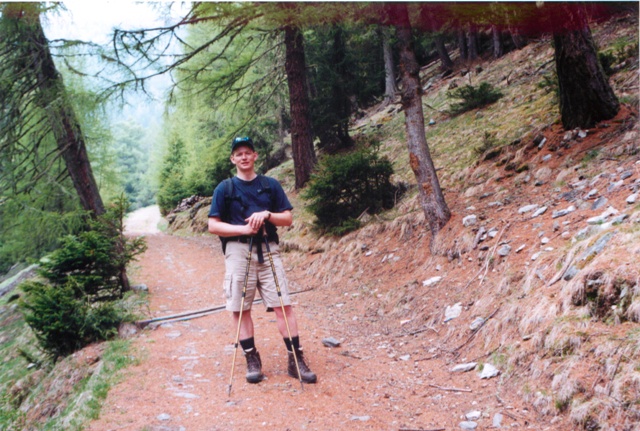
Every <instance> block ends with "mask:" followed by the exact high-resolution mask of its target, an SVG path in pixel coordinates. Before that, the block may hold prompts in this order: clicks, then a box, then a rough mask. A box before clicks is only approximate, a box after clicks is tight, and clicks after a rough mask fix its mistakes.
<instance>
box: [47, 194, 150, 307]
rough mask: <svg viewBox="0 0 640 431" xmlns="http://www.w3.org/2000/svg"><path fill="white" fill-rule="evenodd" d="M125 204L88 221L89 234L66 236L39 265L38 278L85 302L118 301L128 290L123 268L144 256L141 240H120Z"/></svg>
mask: <svg viewBox="0 0 640 431" xmlns="http://www.w3.org/2000/svg"><path fill="white" fill-rule="evenodd" d="M125 212H126V201H125V200H124V198H121V199H120V200H119V201H118V202H116V203H115V204H113V205H111V206H110V207H109V208H108V209H107V211H106V212H105V214H103V215H102V216H100V217H98V218H97V219H96V220H91V221H89V230H87V231H85V232H82V233H80V234H78V235H68V236H66V237H64V238H63V239H62V245H61V247H60V248H59V249H57V250H55V251H54V252H53V253H51V255H50V256H49V257H48V259H46V260H44V261H43V262H42V264H41V269H40V270H39V274H40V275H41V276H42V277H44V278H46V279H47V280H49V282H50V283H51V284H52V285H54V286H68V287H70V288H72V289H73V290H74V293H75V297H76V298H78V299H80V298H83V299H86V300H88V301H89V302H98V301H110V300H115V299H120V298H122V295H123V294H124V292H125V291H126V290H127V289H128V288H129V286H128V285H127V280H126V267H127V264H128V263H129V262H130V261H132V260H133V259H134V258H135V256H136V255H138V254H140V253H142V252H144V250H145V249H146V246H145V244H144V240H142V239H140V238H136V239H133V240H129V239H127V238H126V237H125V236H124V225H123V221H122V220H123V218H124V214H125Z"/></svg>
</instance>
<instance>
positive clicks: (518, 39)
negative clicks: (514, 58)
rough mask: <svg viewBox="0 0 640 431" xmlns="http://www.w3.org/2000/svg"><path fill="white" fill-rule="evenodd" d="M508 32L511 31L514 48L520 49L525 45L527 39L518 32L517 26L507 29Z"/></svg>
mask: <svg viewBox="0 0 640 431" xmlns="http://www.w3.org/2000/svg"><path fill="white" fill-rule="evenodd" d="M509 33H511V40H512V41H513V45H514V46H515V47H516V49H522V48H524V47H525V46H526V45H527V40H526V39H525V38H524V37H523V36H522V35H521V34H520V31H519V30H518V28H517V27H513V28H511V29H509Z"/></svg>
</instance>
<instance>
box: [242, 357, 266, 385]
mask: <svg viewBox="0 0 640 431" xmlns="http://www.w3.org/2000/svg"><path fill="white" fill-rule="evenodd" d="M244 357H245V358H246V359H247V382H249V383H260V382H261V381H262V379H263V378H264V374H262V361H261V360H260V353H258V351H257V350H256V349H253V350H252V351H251V352H244Z"/></svg>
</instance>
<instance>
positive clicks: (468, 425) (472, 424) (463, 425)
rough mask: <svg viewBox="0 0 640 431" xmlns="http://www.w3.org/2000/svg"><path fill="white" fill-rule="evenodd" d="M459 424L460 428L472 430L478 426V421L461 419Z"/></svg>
mask: <svg viewBox="0 0 640 431" xmlns="http://www.w3.org/2000/svg"><path fill="white" fill-rule="evenodd" d="M459 426H460V429H463V430H474V429H476V428H478V423H477V422H473V421H463V422H460V424H459Z"/></svg>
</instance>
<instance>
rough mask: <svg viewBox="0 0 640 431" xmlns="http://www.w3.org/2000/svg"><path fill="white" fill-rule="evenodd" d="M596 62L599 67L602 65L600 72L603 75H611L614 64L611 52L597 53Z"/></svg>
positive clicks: (614, 58) (613, 56)
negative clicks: (598, 62) (598, 63)
mask: <svg viewBox="0 0 640 431" xmlns="http://www.w3.org/2000/svg"><path fill="white" fill-rule="evenodd" d="M598 60H599V61H600V65H602V70H603V71H604V73H605V75H607V76H611V75H613V68H612V66H613V64H614V63H615V62H616V56H615V55H613V53H612V52H600V53H598Z"/></svg>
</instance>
